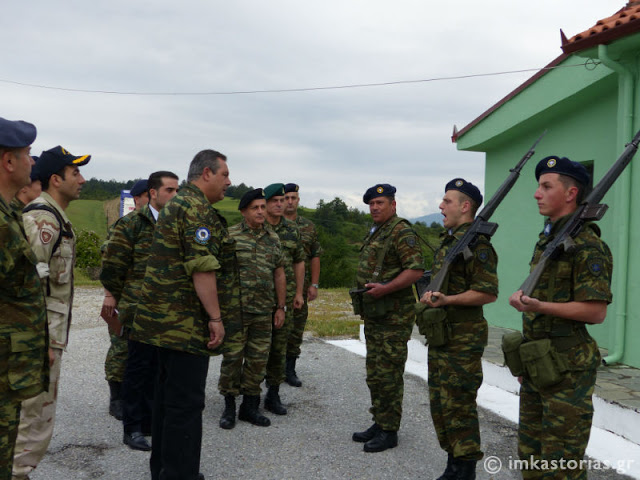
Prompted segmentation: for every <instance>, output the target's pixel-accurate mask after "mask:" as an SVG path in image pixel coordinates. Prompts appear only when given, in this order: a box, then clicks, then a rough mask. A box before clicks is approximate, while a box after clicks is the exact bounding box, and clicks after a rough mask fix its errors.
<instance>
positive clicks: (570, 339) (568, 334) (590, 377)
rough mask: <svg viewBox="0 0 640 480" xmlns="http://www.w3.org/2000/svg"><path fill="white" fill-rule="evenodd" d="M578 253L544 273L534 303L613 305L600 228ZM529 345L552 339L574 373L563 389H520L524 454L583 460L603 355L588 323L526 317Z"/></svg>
mask: <svg viewBox="0 0 640 480" xmlns="http://www.w3.org/2000/svg"><path fill="white" fill-rule="evenodd" d="M568 218H569V217H563V218H561V219H559V220H558V221H556V222H555V223H554V224H553V226H552V228H551V231H550V234H549V235H548V236H546V235H545V233H544V231H543V232H542V233H541V234H540V239H539V241H538V243H537V244H536V247H535V250H534V254H533V258H532V260H531V269H532V270H533V268H534V267H535V266H536V265H537V263H538V261H539V259H540V255H541V254H542V252H543V251H544V249H545V248H546V245H547V244H548V243H549V242H550V241H551V240H552V239H553V238H554V236H555V233H556V232H557V231H558V230H560V228H562V225H563V224H564V223H565V222H566V220H567V219H568ZM574 241H575V243H576V247H575V249H573V250H571V252H569V253H567V252H562V253H561V254H560V255H559V256H558V257H557V258H555V259H553V260H551V261H550V262H549V264H548V265H547V267H546V269H545V270H544V272H543V274H542V277H541V278H540V281H539V282H538V285H537V286H536V288H535V290H534V291H533V293H532V295H531V296H532V297H533V298H537V299H539V300H541V301H551V302H570V301H577V302H585V301H601V302H607V303H610V302H611V299H612V294H611V289H610V285H611V275H612V270H613V258H612V256H611V252H610V250H609V247H608V246H607V244H606V243H604V242H603V241H602V240H600V229H599V228H598V226H597V225H595V224H593V223H588V224H587V225H585V227H584V228H583V230H582V232H580V234H578V236H577V237H576V238H575V239H574ZM522 321H523V334H524V337H525V341H527V340H538V339H541V338H551V342H552V344H554V346H555V347H556V350H557V351H559V352H561V353H562V354H565V355H566V356H567V360H568V363H569V367H570V371H569V372H567V373H566V374H565V378H564V380H562V381H561V382H560V383H559V384H557V385H554V386H552V387H548V388H546V389H544V390H538V389H536V388H535V387H534V386H533V385H532V383H531V380H530V379H529V378H528V376H526V375H525V376H524V377H523V382H522V387H521V388H520V421H519V428H518V453H519V455H520V458H521V459H523V460H527V461H529V460H530V459H531V457H533V458H534V459H539V460H547V461H551V460H560V459H564V460H565V461H569V460H576V461H578V462H579V461H580V460H582V459H583V457H584V453H585V450H586V447H587V442H588V440H589V433H590V430H591V420H592V417H593V403H592V400H591V396H592V394H593V389H594V385H595V381H596V369H597V368H598V365H599V364H600V352H599V351H598V345H597V344H596V342H595V340H594V339H593V338H591V336H590V335H589V334H588V332H587V330H586V326H585V324H584V323H582V322H576V321H573V320H567V319H562V318H558V317H549V316H547V315H542V314H536V313H533V312H525V313H523V316H522ZM523 476H524V477H525V478H545V479H547V478H553V479H586V478H587V472H586V470H556V471H547V472H545V473H544V474H543V472H541V471H534V470H531V471H524V472H523Z"/></svg>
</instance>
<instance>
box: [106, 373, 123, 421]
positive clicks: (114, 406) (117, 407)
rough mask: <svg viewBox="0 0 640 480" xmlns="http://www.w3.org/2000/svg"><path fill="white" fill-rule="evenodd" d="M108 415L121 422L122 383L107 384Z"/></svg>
mask: <svg viewBox="0 0 640 480" xmlns="http://www.w3.org/2000/svg"><path fill="white" fill-rule="evenodd" d="M109 392H110V398H109V415H111V416H113V417H116V420H122V383H120V382H109Z"/></svg>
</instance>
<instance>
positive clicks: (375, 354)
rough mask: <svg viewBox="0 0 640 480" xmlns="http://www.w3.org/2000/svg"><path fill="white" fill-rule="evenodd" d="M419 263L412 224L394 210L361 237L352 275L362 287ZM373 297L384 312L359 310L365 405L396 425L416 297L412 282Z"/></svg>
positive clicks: (379, 419)
mask: <svg viewBox="0 0 640 480" xmlns="http://www.w3.org/2000/svg"><path fill="white" fill-rule="evenodd" d="M389 237H390V238H391V243H390V248H389V250H388V251H387V254H386V255H385V257H384V261H383V263H382V270H381V271H380V275H379V277H378V279H376V280H374V279H373V278H372V277H373V272H374V270H375V268H376V265H377V264H378V253H379V252H380V250H381V249H383V248H384V246H385V243H386V241H387V238H389ZM423 268H424V261H423V258H422V253H421V250H420V246H419V245H418V242H417V237H416V234H415V232H414V231H413V229H412V228H411V224H410V223H409V222H407V221H406V220H403V219H400V218H398V217H397V216H396V215H394V216H393V217H392V218H391V219H389V220H388V221H387V222H385V223H384V224H382V225H379V226H375V227H374V228H372V229H371V231H370V232H369V234H368V235H367V237H366V238H365V240H364V244H363V245H362V248H361V250H360V261H359V264H358V271H357V274H356V281H357V284H358V287H359V288H363V287H364V285H365V284H366V283H371V282H374V283H378V282H380V283H381V282H389V281H391V280H393V279H394V278H395V277H397V276H398V275H399V274H400V273H402V272H403V271H404V270H422V269H423ZM364 295H366V294H364ZM378 301H384V302H385V304H386V311H387V313H386V315H384V316H382V317H379V318H369V317H368V316H366V315H362V318H363V320H364V334H365V340H366V345H367V360H366V364H367V386H368V387H369V392H370V394H371V408H370V409H369V411H370V412H371V414H372V415H373V421H374V422H375V423H377V424H378V425H379V426H380V427H382V429H383V430H389V431H397V430H398V429H399V428H400V420H401V418H402V398H403V395H404V380H403V378H402V375H403V373H404V364H405V363H406V361H407V342H408V341H409V337H410V336H411V331H412V329H413V324H414V322H415V310H414V308H415V307H414V305H415V302H416V299H415V296H414V294H413V289H412V287H406V288H404V289H402V290H399V291H397V292H393V293H391V294H389V295H386V296H384V297H382V299H380V300H378Z"/></svg>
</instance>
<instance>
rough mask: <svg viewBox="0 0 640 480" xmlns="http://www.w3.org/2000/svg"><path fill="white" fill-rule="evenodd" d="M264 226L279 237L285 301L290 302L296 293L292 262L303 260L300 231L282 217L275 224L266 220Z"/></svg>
mask: <svg viewBox="0 0 640 480" xmlns="http://www.w3.org/2000/svg"><path fill="white" fill-rule="evenodd" d="M265 226H266V228H268V229H271V230H273V231H274V232H276V234H277V235H278V238H279V239H280V245H281V247H282V253H283V255H284V274H285V275H286V277H287V303H291V302H293V297H295V295H296V276H295V274H294V271H293V264H294V263H299V262H304V260H305V254H304V248H303V246H302V237H301V236H300V231H299V230H298V227H296V224H295V223H294V222H292V221H290V220H287V219H286V218H284V217H280V223H278V224H277V225H271V224H269V223H268V222H266V223H265ZM274 298H275V297H274Z"/></svg>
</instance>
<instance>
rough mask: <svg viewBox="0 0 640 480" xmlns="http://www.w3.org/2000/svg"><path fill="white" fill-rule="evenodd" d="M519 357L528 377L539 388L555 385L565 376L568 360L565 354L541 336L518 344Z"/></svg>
mask: <svg viewBox="0 0 640 480" xmlns="http://www.w3.org/2000/svg"><path fill="white" fill-rule="evenodd" d="M519 350H520V358H521V360H522V364H523V366H524V370H525V371H526V373H527V375H528V377H529V379H530V380H531V382H532V383H533V385H534V386H535V387H536V388H538V389H539V390H541V389H545V388H548V387H552V386H554V385H557V384H558V383H560V382H561V381H562V380H563V379H564V378H565V373H566V372H567V371H568V370H569V362H568V360H567V357H566V355H565V354H563V353H560V352H558V351H557V350H556V348H555V347H554V346H553V343H552V341H551V339H549V338H543V339H542V340H534V341H531V342H526V343H523V344H522V345H520V349H519Z"/></svg>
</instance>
